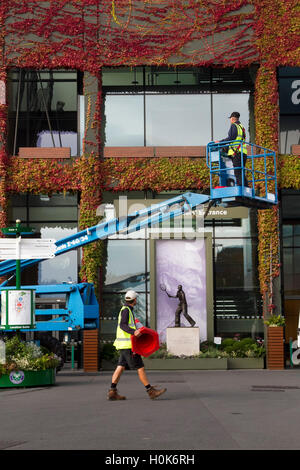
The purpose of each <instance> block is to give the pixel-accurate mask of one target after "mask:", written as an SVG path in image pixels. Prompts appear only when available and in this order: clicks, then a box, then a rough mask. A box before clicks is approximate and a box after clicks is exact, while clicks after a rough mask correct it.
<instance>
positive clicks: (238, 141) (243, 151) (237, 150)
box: [215, 111, 249, 187]
mask: <svg viewBox="0 0 300 470" xmlns="http://www.w3.org/2000/svg"><path fill="white" fill-rule="evenodd" d="M229 119H230V122H231V126H230V128H229V131H228V136H227V137H225V139H221V140H216V141H215V142H216V143H219V142H229V141H234V143H231V144H229V146H228V147H229V148H228V153H227V157H229V158H230V159H231V160H232V164H233V168H234V175H235V178H236V185H237V186H242V184H243V183H244V186H245V187H248V186H249V183H248V180H247V177H246V172H245V171H244V172H242V168H241V167H242V155H243V166H244V167H245V165H246V161H247V145H246V144H245V140H246V131H245V128H244V127H243V126H242V124H241V123H240V113H239V112H237V111H233V113H231V115H230V116H229ZM226 147H227V146H226ZM243 178H244V179H243Z"/></svg>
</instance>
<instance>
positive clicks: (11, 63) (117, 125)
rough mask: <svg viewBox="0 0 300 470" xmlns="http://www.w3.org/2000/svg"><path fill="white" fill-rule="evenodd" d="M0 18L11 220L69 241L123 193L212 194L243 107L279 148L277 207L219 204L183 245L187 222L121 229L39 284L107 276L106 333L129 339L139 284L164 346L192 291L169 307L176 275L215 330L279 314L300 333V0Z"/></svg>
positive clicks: (257, 326) (233, 329) (133, 201)
mask: <svg viewBox="0 0 300 470" xmlns="http://www.w3.org/2000/svg"><path fill="white" fill-rule="evenodd" d="M0 23H1V36H0V52H1V55H0V176H1V184H0V204H1V212H0V225H1V227H5V226H8V225H11V224H12V223H14V222H15V220H16V219H21V221H22V223H23V224H28V225H29V226H33V227H34V228H35V229H36V230H37V233H39V234H40V236H41V237H42V238H43V237H44V238H54V239H60V238H62V237H64V236H67V235H68V234H71V233H74V232H76V231H77V230H80V229H84V228H86V227H90V226H93V225H95V224H97V223H98V221H99V220H100V219H101V216H102V215H103V209H104V210H105V211H106V216H108V217H109V216H113V215H114V214H117V213H118V211H119V209H120V204H121V202H122V201H123V202H124V201H126V204H127V206H126V208H128V209H129V211H131V210H136V209H137V208H140V207H146V206H148V205H150V204H152V203H153V202H157V201H160V200H164V199H167V198H169V197H172V196H174V195H177V194H179V193H182V192H186V191H193V192H204V193H207V192H208V191H209V171H208V168H207V166H206V158H205V155H206V145H207V143H208V142H210V141H213V140H220V139H222V138H225V137H226V135H227V132H228V129H229V120H228V116H229V115H230V113H231V112H232V111H239V112H240V114H241V122H242V123H243V125H244V126H245V128H246V132H247V141H249V142H254V143H256V144H257V145H260V146H263V147H267V148H270V149H273V150H275V151H276V153H277V175H278V188H279V204H278V206H276V207H274V208H272V209H268V210H257V209H255V208H252V209H249V208H246V207H240V208H233V209H228V210H219V211H218V210H216V211H211V212H210V213H209V215H208V216H207V218H206V219H205V222H204V229H205V230H204V233H205V235H204V237H203V239H202V240H197V239H193V240H189V239H188V237H184V238H183V239H176V229H177V228H178V227H179V226H177V225H176V224H177V222H174V225H172V226H171V227H161V230H160V232H159V234H158V235H157V234H156V235H155V236H149V234H147V233H145V232H142V233H139V234H135V235H131V236H130V237H124V236H115V237H111V238H110V239H109V240H108V241H103V242H97V243H93V244H91V245H88V246H86V247H84V248H83V249H82V250H77V251H76V250H73V251H72V252H70V253H68V254H65V255H62V256H60V257H57V258H56V259H54V260H47V261H45V262H43V263H40V264H39V266H38V267H37V268H35V269H27V270H26V271H24V273H23V276H24V278H23V279H24V283H26V284H34V283H39V284H50V283H62V282H75V283H76V282H79V281H80V280H82V281H87V282H92V283H94V285H95V288H96V291H97V295H98V300H99V304H100V331H99V334H100V340H101V341H110V340H111V339H112V338H113V336H114V331H115V326H116V318H117V315H118V311H119V306H120V303H121V301H122V298H123V295H124V291H125V290H126V289H127V288H128V287H132V288H134V289H135V290H137V291H138V292H139V294H140V295H139V308H138V311H137V314H138V316H139V317H140V319H141V320H143V321H144V323H145V324H147V325H149V326H153V327H155V328H157V329H158V330H159V331H160V334H161V340H162V341H163V340H164V331H165V328H166V327H167V326H169V325H170V321H171V320H170V318H171V317H168V318H166V317H164V314H163V311H166V309H170V312H171V311H173V310H174V311H175V308H176V302H175V301H174V302H173V303H172V301H171V303H170V304H168V305H164V303H163V302H164V300H163V299H162V298H161V292H160V290H159V285H160V284H165V285H167V286H170V287H169V288H170V289H171V290H172V289H176V287H177V285H178V284H182V285H183V286H185V290H186V296H187V300H188V303H190V306H191V310H190V313H191V315H192V316H193V315H194V316H195V317H196V320H197V321H198V326H199V327H200V331H201V335H202V336H201V338H202V340H204V339H213V337H214V336H221V337H228V336H229V337H233V336H234V335H236V334H240V335H241V336H242V337H243V336H252V337H255V338H258V337H259V338H262V339H263V337H264V323H263V320H264V319H266V318H267V317H268V316H269V315H270V314H271V313H276V314H279V313H282V314H283V315H284V316H285V319H286V327H285V339H286V342H287V343H288V341H289V340H290V338H292V339H293V340H295V339H296V336H297V326H298V313H299V309H300V288H299V285H300V283H299V276H300V271H299V266H300V212H299V207H300V192H299V189H300V160H299V155H300V145H299V143H300V141H299V135H300V130H299V129H300V52H299V27H300V24H299V4H298V2H297V1H296V0H274V1H270V0H230V1H229V0H220V1H219V0H206V1H198V2H195V1H192V0H186V1H174V0H144V1H135V0H118V1H114V0H102V1H99V0H69V1H66V0H55V1H54V0H50V1H40V0H39V1H35V0H28V1H26V2H22V5H21V6H20V2H18V1H15V0H7V1H6V2H5V5H4V4H3V5H2V6H1V7H0ZM121 196H122V198H121ZM178 223H179V222H178ZM190 224H191V225H190V231H193V230H194V227H193V221H190ZM164 228H165V229H167V230H165V231H164V230H163V229H164ZM170 234H171V236H170ZM173 295H174V294H173ZM160 302H161V303H160ZM172 309H173V310H172ZM170 315H171V313H170ZM208 325H209V326H208Z"/></svg>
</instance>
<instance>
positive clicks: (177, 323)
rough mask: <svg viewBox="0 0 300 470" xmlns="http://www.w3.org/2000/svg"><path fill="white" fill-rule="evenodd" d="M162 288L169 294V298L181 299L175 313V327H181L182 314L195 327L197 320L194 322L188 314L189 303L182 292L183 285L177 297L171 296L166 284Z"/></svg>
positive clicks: (180, 286)
mask: <svg viewBox="0 0 300 470" xmlns="http://www.w3.org/2000/svg"><path fill="white" fill-rule="evenodd" d="M160 288H161V290H163V291H165V292H166V293H167V295H168V297H172V298H173V299H176V298H178V299H179V304H178V307H177V309H176V312H175V327H180V314H181V313H183V315H184V316H185V318H186V319H187V321H188V322H189V323H190V325H191V327H193V326H195V324H196V322H195V320H193V319H192V318H191V317H190V316H189V314H188V308H187V301H186V297H185V293H184V291H183V290H182V285H179V286H178V290H177V294H176V295H170V294H169V293H168V292H167V289H166V287H165V285H164V284H161V285H160Z"/></svg>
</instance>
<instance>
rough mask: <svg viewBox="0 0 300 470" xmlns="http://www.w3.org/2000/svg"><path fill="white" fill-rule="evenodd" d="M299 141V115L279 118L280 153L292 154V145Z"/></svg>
mask: <svg viewBox="0 0 300 470" xmlns="http://www.w3.org/2000/svg"><path fill="white" fill-rule="evenodd" d="M299 140H300V115H298V116H297V115H294V116H280V153H282V154H289V153H291V152H292V148H291V147H292V145H298V144H299Z"/></svg>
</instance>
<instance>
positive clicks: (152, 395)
mask: <svg viewBox="0 0 300 470" xmlns="http://www.w3.org/2000/svg"><path fill="white" fill-rule="evenodd" d="M166 390H167V389H166V388H162V389H160V390H157V389H156V388H155V387H150V388H149V390H147V393H148V395H149V398H151V400H154V399H155V398H157V397H159V396H160V395H162V394H163V393H165V392H166Z"/></svg>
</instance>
